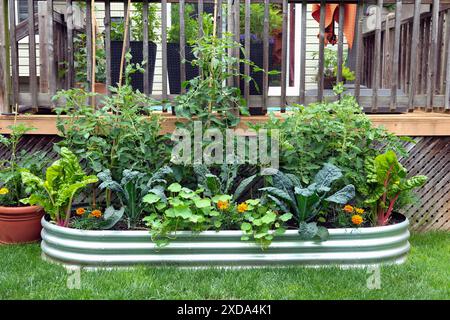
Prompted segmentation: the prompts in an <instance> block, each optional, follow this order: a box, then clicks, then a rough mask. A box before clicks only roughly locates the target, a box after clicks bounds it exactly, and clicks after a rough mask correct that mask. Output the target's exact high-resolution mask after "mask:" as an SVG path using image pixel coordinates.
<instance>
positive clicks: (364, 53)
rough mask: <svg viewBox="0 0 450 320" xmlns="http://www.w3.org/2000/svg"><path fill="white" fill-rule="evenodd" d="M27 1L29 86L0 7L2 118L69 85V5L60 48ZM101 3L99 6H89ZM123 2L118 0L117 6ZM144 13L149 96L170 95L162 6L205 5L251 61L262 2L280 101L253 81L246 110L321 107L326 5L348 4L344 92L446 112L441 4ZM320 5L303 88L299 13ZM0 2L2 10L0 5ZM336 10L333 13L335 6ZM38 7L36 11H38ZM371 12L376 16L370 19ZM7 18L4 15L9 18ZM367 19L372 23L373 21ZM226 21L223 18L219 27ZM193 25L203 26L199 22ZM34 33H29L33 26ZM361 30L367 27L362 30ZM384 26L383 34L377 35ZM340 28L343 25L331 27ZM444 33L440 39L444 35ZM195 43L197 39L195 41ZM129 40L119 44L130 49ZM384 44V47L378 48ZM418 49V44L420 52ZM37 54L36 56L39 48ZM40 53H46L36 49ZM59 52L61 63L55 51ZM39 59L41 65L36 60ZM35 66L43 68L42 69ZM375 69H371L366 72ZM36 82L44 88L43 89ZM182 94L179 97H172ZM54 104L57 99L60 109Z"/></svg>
mask: <svg viewBox="0 0 450 320" xmlns="http://www.w3.org/2000/svg"><path fill="white" fill-rule="evenodd" d="M34 1H36V0H28V8H29V12H33V14H31V15H29V17H30V18H29V19H28V20H27V22H26V26H27V28H26V30H27V34H28V35H30V37H29V39H30V41H29V58H30V63H29V78H28V80H29V81H28V88H26V87H24V86H20V84H19V73H18V59H19V56H18V50H17V47H18V46H17V41H18V39H17V34H18V33H20V32H21V31H20V30H25V26H24V23H22V24H21V25H20V24H17V23H16V21H15V17H16V11H17V8H16V5H15V0H6V1H0V11H1V12H2V13H5V15H4V16H3V19H2V20H1V21H0V57H1V59H0V71H1V77H0V97H1V99H2V111H3V112H10V110H11V106H14V105H16V104H18V105H19V106H26V107H32V108H33V109H35V110H36V109H38V108H40V107H52V106H53V104H54V102H52V101H51V97H52V96H53V95H54V94H55V93H56V92H57V90H58V89H62V88H71V87H73V86H74V85H75V83H74V43H73V40H74V24H73V6H72V4H73V2H74V1H75V0H66V1H65V5H66V11H65V13H64V17H63V21H61V23H62V24H63V26H64V27H63V29H64V32H65V33H64V37H63V39H64V41H57V37H55V34H56V33H57V31H56V30H57V25H58V24H60V21H58V18H57V17H56V18H55V14H54V1H53V0H47V1H40V6H39V8H41V9H40V10H43V11H40V13H39V14H42V15H45V16H46V17H53V18H52V19H48V18H47V19H45V24H41V23H38V24H36V15H35V12H34V11H35V6H34ZM97 2H100V1H97ZM101 2H104V4H105V23H104V25H105V33H104V35H105V48H106V55H107V56H106V85H108V86H109V85H114V83H113V79H112V76H111V69H112V65H111V54H110V49H111V47H110V45H111V14H110V9H111V3H112V2H113V1H110V0H102V1H101ZM121 2H123V0H122V1H121ZM139 2H142V3H143V12H144V16H147V15H146V13H147V12H148V10H149V2H157V3H159V4H158V5H160V10H161V47H162V94H161V95H153V97H154V98H156V99H173V98H174V96H175V95H174V94H173V93H171V92H169V88H168V85H167V79H168V73H167V72H168V71H167V70H168V60H167V36H168V35H167V25H168V21H167V20H168V19H167V16H168V4H169V3H178V4H179V9H180V11H179V12H180V13H183V12H184V8H185V5H186V3H190V2H192V3H197V4H198V6H197V8H198V13H199V15H198V16H199V17H200V16H201V13H202V12H203V10H204V3H215V5H216V8H220V9H219V10H217V16H216V19H217V26H219V29H218V30H217V34H218V35H219V36H221V35H222V31H223V30H222V26H223V25H226V30H227V31H229V32H231V33H233V34H234V38H235V40H236V41H240V38H241V34H240V32H239V29H240V28H239V24H240V21H241V19H244V21H245V32H244V34H243V39H244V41H243V44H244V48H245V49H244V51H245V52H246V54H247V56H250V54H251V35H250V25H249V24H250V16H251V14H252V13H251V10H250V5H251V3H256V2H258V3H262V4H263V5H264V31H263V39H262V43H263V54H262V55H263V68H264V69H266V70H268V69H269V65H270V54H269V42H270V41H269V38H270V35H269V6H270V5H271V4H277V5H279V6H280V9H281V15H282V18H283V23H282V30H281V59H280V61H281V66H280V69H281V70H280V71H281V77H280V94H279V95H272V96H269V76H268V75H267V74H264V76H263V79H262V87H261V93H260V94H257V95H254V94H253V95H251V94H250V88H249V84H247V83H246V84H245V85H244V87H243V90H242V91H243V92H242V94H243V96H244V97H245V99H246V100H247V101H248V104H249V106H251V107H255V108H262V109H263V110H267V108H268V107H279V108H280V109H281V111H282V112H284V111H285V110H286V106H288V105H290V104H293V103H301V104H308V103H311V102H315V101H321V100H323V99H324V98H327V99H334V98H335V97H334V96H333V93H332V91H331V90H327V89H325V87H324V67H325V66H324V51H325V44H324V40H325V5H326V4H329V3H338V4H340V5H343V4H345V3H355V4H357V17H356V23H355V40H354V46H353V48H354V49H353V50H354V54H353V61H352V68H353V71H354V72H355V80H354V83H352V84H349V85H348V92H349V93H351V94H353V95H354V96H355V97H356V98H357V99H358V101H359V102H360V104H361V105H362V106H363V107H364V108H365V110H366V111H369V112H403V111H407V110H412V109H414V108H416V107H426V108H427V110H433V109H442V108H445V109H447V110H448V109H450V106H449V96H450V67H449V65H450V50H449V46H450V41H449V39H450V32H449V30H450V19H449V17H450V14H449V10H448V9H447V7H446V5H448V4H449V3H450V0H432V1H431V0H423V1H421V0H403V1H402V0H388V1H384V2H383V0H378V1H371V0H370V1H325V0H321V1H306V0H305V1H300V0H241V1H238V0H215V1H213V0H207V1H198V0H161V1H150V0H142V1H139ZM130 3H131V1H130V0H125V2H124V6H125V8H127V7H128V6H129V5H130ZM310 3H319V4H320V5H321V9H320V23H319V34H318V40H317V41H318V45H319V52H318V72H317V88H316V89H313V90H312V89H308V88H307V87H306V85H305V84H306V80H305V78H306V71H305V70H306V45H307V44H306V14H307V6H306V5H307V4H310ZM292 4H302V6H301V19H302V22H303V23H302V24H301V28H300V29H301V30H298V32H300V34H301V37H300V42H301V44H300V45H301V48H302V49H301V51H300V68H299V70H300V71H299V73H300V77H299V78H300V80H299V85H298V92H296V93H295V94H289V95H288V94H287V88H288V79H287V74H288V63H289V61H288V59H287V58H288V50H289V39H288V28H289V25H288V22H289V14H290V10H289V9H290V5H292ZM385 4H390V5H391V8H393V11H392V12H391V13H390V14H389V15H388V17H387V18H388V19H387V22H386V18H385V16H384V15H383V10H385V9H383V6H384V5H385ZM423 4H425V5H428V6H429V10H427V11H426V12H424V13H422V12H421V9H422V6H421V5H423ZM6 5H7V6H6ZM408 5H413V7H414V12H413V15H412V17H408V18H407V19H404V18H402V12H403V10H402V8H405V6H408ZM240 6H244V8H245V10H244V12H245V14H244V16H243V17H241V16H240V12H241V10H240ZM341 7H342V6H341ZM44 9H45V10H44ZM370 12H375V17H373V15H372V16H371V15H370ZM8 13H9V14H8ZM91 15H92V8H91V1H90V0H88V1H87V2H86V25H85V32H86V34H87V79H86V80H87V83H88V85H89V87H90V88H91V89H93V88H94V87H95V83H94V82H95V81H94V79H93V72H92V69H93V65H92V54H93V50H92V47H93V41H92V33H93V26H92V19H91ZM179 18H180V37H179V45H180V52H179V54H180V59H179V60H180V71H181V72H180V81H181V82H183V81H184V80H185V79H186V73H185V71H186V62H185V57H186V54H187V53H186V51H185V48H186V47H185V45H186V38H185V28H186V26H185V21H184V14H181V15H180V17H179ZM374 18H375V19H374ZM224 20H226V21H224ZM337 20H338V22H340V23H339V25H342V23H343V21H344V10H340V14H339V15H338V17H337ZM371 21H373V22H374V24H373V30H367V28H369V29H370V23H371ZM198 22H199V24H200V25H201V24H202V20H201V19H200V18H199V21H198ZM36 26H37V27H36ZM368 26H369V27H368ZM386 28H388V31H389V32H385V30H386ZM340 29H342V28H340ZM444 31H445V32H444ZM148 33H149V21H148V19H144V24H143V35H144V37H143V48H144V50H143V60H145V61H148V58H149V54H150V53H149V45H148V44H149V40H148V37H147V35H148ZM34 34H39V37H40V39H41V41H43V42H42V43H40V49H41V63H40V70H41V73H40V77H39V85H38V77H37V76H36V68H37V65H36V43H35V41H34V36H33V35H34ZM199 36H201V34H199ZM129 41H130V37H128V39H127V47H129V45H130V44H129ZM387 43H388V44H389V45H386V44H387ZM425 43H426V45H424V44H425ZM41 47H42V48H44V49H42V48H41ZM42 50H45V52H43V51H42ZM58 52H59V53H61V52H64V56H63V57H61V56H60V55H59V54H58ZM337 52H338V64H337V65H338V68H337V80H338V81H340V80H341V79H342V67H341V62H342V61H343V59H344V53H343V52H344V41H343V36H342V31H341V30H340V32H339V37H338V42H337ZM230 54H232V55H235V56H237V55H239V52H237V51H233V52H230ZM42 58H45V59H42ZM61 59H64V64H65V66H66V68H67V70H66V72H65V74H66V75H65V77H66V78H65V80H64V81H61V80H60V79H59V78H58V63H59V62H61ZM43 61H44V63H43ZM150 68H151V66H150V65H149V64H148V63H147V64H146V67H145V73H144V76H143V91H144V92H145V93H146V94H149V95H150V92H151V81H150V80H149V77H148V73H149V72H150ZM374 70H376V72H374ZM244 73H245V74H246V75H248V74H249V73H250V70H249V68H245V69H244ZM239 80H240V79H239V78H234V79H230V81H229V82H228V84H227V85H234V86H239V85H240V81H239ZM43 84H44V85H43ZM181 91H182V90H181ZM61 103H63V102H61Z"/></svg>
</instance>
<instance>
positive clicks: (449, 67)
mask: <svg viewBox="0 0 450 320" xmlns="http://www.w3.org/2000/svg"><path fill="white" fill-rule="evenodd" d="M445 23H446V28H447V31H446V34H445V36H446V38H447V39H446V42H447V43H446V50H447V54H446V55H445V59H446V70H445V91H444V108H445V110H450V9H449V10H447V12H446V15H445Z"/></svg>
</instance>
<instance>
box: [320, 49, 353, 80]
mask: <svg viewBox="0 0 450 320" xmlns="http://www.w3.org/2000/svg"><path fill="white" fill-rule="evenodd" d="M318 56H319V53H318V52H314V53H313V59H317V58H318ZM346 60H347V56H346V55H344V57H343V62H342V81H343V82H344V83H345V82H346V81H353V80H355V74H354V73H353V72H352V71H351V70H350V68H349V67H347V66H345V63H346ZM337 64H338V57H337V51H336V50H333V49H329V48H325V50H324V79H323V82H324V89H333V87H334V86H335V85H336V84H337ZM318 77H319V75H316V80H318Z"/></svg>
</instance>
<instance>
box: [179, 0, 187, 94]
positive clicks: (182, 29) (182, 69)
mask: <svg viewBox="0 0 450 320" xmlns="http://www.w3.org/2000/svg"><path fill="white" fill-rule="evenodd" d="M184 8H185V4H184V0H180V3H179V15H180V83H181V93H185V92H186V89H185V88H184V86H183V83H184V82H185V81H186V64H185V59H186V50H185V48H186V47H185V46H186V38H185V34H184V32H185V21H184Z"/></svg>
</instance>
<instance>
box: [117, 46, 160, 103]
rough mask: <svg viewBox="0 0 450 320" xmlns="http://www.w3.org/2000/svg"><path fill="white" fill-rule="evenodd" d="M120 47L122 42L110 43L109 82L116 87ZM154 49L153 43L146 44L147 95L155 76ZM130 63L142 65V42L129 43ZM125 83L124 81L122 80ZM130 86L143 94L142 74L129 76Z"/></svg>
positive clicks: (120, 53)
mask: <svg viewBox="0 0 450 320" xmlns="http://www.w3.org/2000/svg"><path fill="white" fill-rule="evenodd" d="M122 45H123V41H111V82H112V85H116V84H117V83H118V82H119V74H120V59H121V57H122ZM156 49H157V46H156V44H155V43H153V42H149V44H148V60H149V61H148V62H147V63H148V64H149V72H148V82H149V94H151V93H152V88H153V78H154V74H155V62H156ZM130 52H131V56H132V58H131V63H139V64H142V61H143V60H144V42H142V41H130ZM122 81H123V82H125V79H123V80H122ZM131 86H132V87H133V89H134V90H139V91H140V92H144V74H143V73H141V72H135V73H134V74H132V75H131Z"/></svg>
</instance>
